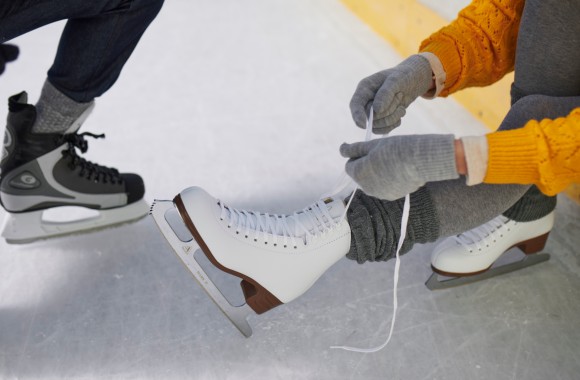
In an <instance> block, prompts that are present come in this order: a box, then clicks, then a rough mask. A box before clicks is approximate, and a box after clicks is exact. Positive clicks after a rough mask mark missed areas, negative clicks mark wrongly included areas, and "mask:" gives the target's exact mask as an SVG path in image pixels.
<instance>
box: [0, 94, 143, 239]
mask: <svg viewBox="0 0 580 380" xmlns="http://www.w3.org/2000/svg"><path fill="white" fill-rule="evenodd" d="M26 102H27V95H26V93H25V92H23V93H20V94H18V95H14V96H12V97H11V98H10V99H9V111H10V112H9V114H8V122H7V126H6V133H5V137H4V146H3V148H2V156H1V158H2V159H1V161H0V169H1V170H0V202H1V204H2V206H3V207H4V209H5V210H6V211H7V212H8V216H7V218H6V220H5V222H4V227H3V229H2V237H3V238H4V239H6V241H7V242H8V243H27V242H31V241H34V240H38V239H44V238H49V237H54V236H61V235H67V234H71V233H76V232H82V231H86V230H94V229H98V228H103V227H108V226H112V225H116V224H120V223H125V222H129V221H133V220H136V219H139V218H141V217H143V216H145V215H147V212H148V210H149V206H148V205H147V204H146V203H145V201H144V200H143V194H144V192H145V187H144V185H143V180H142V179H141V177H139V176H138V175H136V174H124V173H119V172H118V171H117V170H116V169H113V168H107V167H104V166H101V165H97V164H94V163H92V162H89V161H86V160H85V159H83V158H81V157H79V156H78V154H77V151H76V149H77V148H78V149H80V151H81V152H82V153H84V152H85V151H86V150H87V148H88V144H87V142H86V141H85V136H90V137H96V138H98V137H103V136H96V135H92V134H90V133H83V134H78V133H77V131H78V129H79V128H80V126H81V124H82V123H83V121H84V120H85V119H86V118H87V116H88V115H89V113H90V111H91V110H92V107H91V108H89V109H88V110H87V111H86V112H85V113H84V114H83V115H81V117H80V118H79V119H78V120H76V121H75V122H74V123H73V124H72V126H71V127H70V128H69V129H68V130H67V131H66V132H65V134H64V135H63V134H54V133H53V134H37V133H33V132H32V130H31V129H32V126H33V125H34V121H35V118H36V109H35V107H34V106H32V105H30V104H27V103H26ZM62 206H81V207H82V208H84V209H92V210H96V211H97V214H98V215H97V216H92V215H91V216H90V217H84V218H82V219H80V220H69V221H64V222H57V221H48V220H45V219H43V213H44V212H45V211H47V210H49V209H53V208H55V207H62Z"/></svg>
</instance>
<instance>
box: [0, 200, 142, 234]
mask: <svg viewBox="0 0 580 380" xmlns="http://www.w3.org/2000/svg"><path fill="white" fill-rule="evenodd" d="M148 210H149V205H148V204H147V202H145V200H143V199H142V200H140V201H138V202H135V203H131V204H129V205H127V206H124V207H119V208H112V209H106V210H94V211H96V212H97V213H98V214H97V215H94V216H91V217H87V218H83V219H79V220H72V221H64V222H59V221H48V220H43V218H42V215H43V213H44V210H38V211H31V212H24V213H19V214H12V213H8V215H7V216H6V218H5V219H4V226H3V228H2V235H1V236H2V237H3V238H4V239H5V240H6V242H7V243H9V244H27V243H32V242H35V241H38V240H44V239H50V238H55V237H61V236H66V235H73V234H81V233H87V232H94V231H97V230H102V229H105V228H110V227H115V226H119V225H121V224H125V223H131V222H135V221H137V220H139V219H141V218H143V217H144V216H146V215H147V211H148Z"/></svg>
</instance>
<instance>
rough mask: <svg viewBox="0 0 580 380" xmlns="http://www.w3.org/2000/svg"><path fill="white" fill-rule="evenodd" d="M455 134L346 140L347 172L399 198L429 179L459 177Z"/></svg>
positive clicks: (374, 190) (376, 193)
mask: <svg viewBox="0 0 580 380" xmlns="http://www.w3.org/2000/svg"><path fill="white" fill-rule="evenodd" d="M454 140H455V138H454V136H453V135H408V136H394V137H386V138H382V139H376V140H371V141H366V142H357V143H354V144H346V143H345V144H342V145H341V146H340V154H341V155H342V156H343V157H346V158H350V160H348V161H347V163H346V172H347V174H348V175H349V176H351V177H352V178H353V179H354V180H355V181H356V182H357V183H358V184H359V186H360V187H361V188H362V190H363V191H364V192H365V193H367V194H368V195H371V196H373V197H377V198H381V199H386V200H391V201H392V200H395V199H399V198H401V197H404V196H405V195H407V194H409V193H412V192H415V191H416V190H418V189H419V188H420V187H421V186H423V185H425V183H427V182H432V181H443V180H448V179H455V178H458V177H459V174H457V169H456V166H455V146H454Z"/></svg>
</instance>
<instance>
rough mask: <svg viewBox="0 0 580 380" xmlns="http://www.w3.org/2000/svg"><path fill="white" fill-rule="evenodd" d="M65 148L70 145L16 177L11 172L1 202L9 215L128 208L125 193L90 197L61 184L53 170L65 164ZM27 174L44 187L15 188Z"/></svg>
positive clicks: (26, 167) (18, 171)
mask: <svg viewBox="0 0 580 380" xmlns="http://www.w3.org/2000/svg"><path fill="white" fill-rule="evenodd" d="M65 148H66V144H63V145H62V146H60V147H59V148H57V149H55V150H53V151H51V152H49V153H47V154H45V155H43V156H41V157H39V158H38V159H37V160H34V161H32V162H31V163H28V164H26V165H23V166H22V167H19V168H17V169H15V170H13V171H12V172H13V173H14V174H12V172H11V173H10V177H6V178H3V179H2V184H1V187H0V199H1V200H2V204H3V206H4V208H6V210H7V211H10V212H23V211H29V210H37V209H41V208H45V207H48V205H51V206H54V205H60V206H63V205H83V206H85V207H90V208H95V209H107V208H114V207H120V206H125V205H126V204H127V195H126V194H125V192H124V191H123V190H121V191H122V192H119V193H112V194H94V193H88V194H87V193H82V192H79V191H74V190H71V189H69V188H68V187H65V185H63V184H61V183H59V181H57V180H56V179H55V178H54V176H53V168H54V167H55V166H56V165H57V163H58V162H59V161H61V160H62V153H61V152H62V150H64V149H65ZM33 163H34V164H33ZM35 165H36V167H35ZM23 173H30V174H33V175H35V179H36V180H38V181H41V184H40V186H36V187H32V186H31V188H30V189H23V188H22V186H16V187H14V186H11V180H14V181H16V182H14V181H12V184H14V183H20V184H21V183H22V182H24V181H18V180H17V179H15V178H16V177H17V176H19V175H20V176H22V175H23ZM36 176H37V177H36ZM95 185H97V184H95Z"/></svg>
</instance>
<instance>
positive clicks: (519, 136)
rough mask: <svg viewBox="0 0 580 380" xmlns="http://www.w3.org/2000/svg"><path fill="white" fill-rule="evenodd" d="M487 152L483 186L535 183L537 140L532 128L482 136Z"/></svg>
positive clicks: (536, 176)
mask: <svg viewBox="0 0 580 380" xmlns="http://www.w3.org/2000/svg"><path fill="white" fill-rule="evenodd" d="M486 138H487V144H488V149H489V156H488V157H489V159H488V164H487V173H486V175H485V178H484V180H483V181H484V182H485V183H495V184H500V183H519V184H531V183H536V182H538V178H539V174H538V162H537V161H538V148H537V144H538V141H537V140H536V138H535V133H534V125H533V124H531V125H528V126H526V127H524V128H519V129H513V130H509V131H500V132H494V133H490V134H488V135H486Z"/></svg>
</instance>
